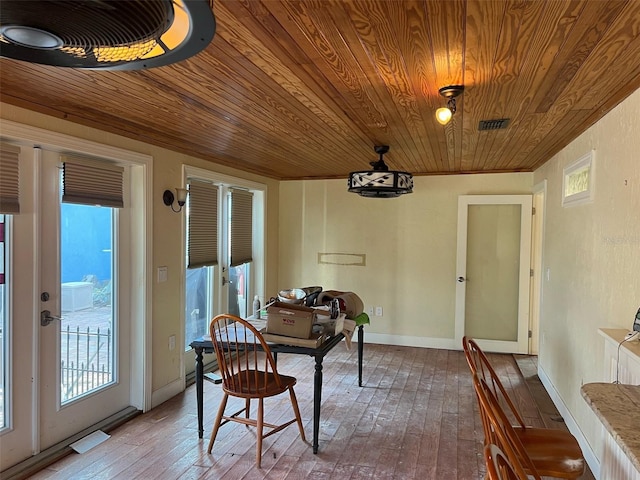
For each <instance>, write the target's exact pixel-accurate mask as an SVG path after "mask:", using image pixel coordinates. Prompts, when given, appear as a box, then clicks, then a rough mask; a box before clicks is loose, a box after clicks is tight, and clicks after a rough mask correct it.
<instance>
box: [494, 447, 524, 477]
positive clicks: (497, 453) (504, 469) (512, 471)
mask: <svg viewBox="0 0 640 480" xmlns="http://www.w3.org/2000/svg"><path fill="white" fill-rule="evenodd" d="M484 459H485V463H486V464H487V479H488V480H528V479H529V477H528V476H527V474H526V473H525V471H524V469H523V468H522V465H520V462H519V461H518V462H517V463H516V466H514V465H512V464H511V462H510V461H509V459H508V458H507V456H506V455H505V453H504V452H503V451H502V450H501V449H500V447H498V446H497V445H496V444H494V443H490V444H488V445H486V446H485V447H484Z"/></svg>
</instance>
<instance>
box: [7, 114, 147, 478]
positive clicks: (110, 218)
mask: <svg viewBox="0 0 640 480" xmlns="http://www.w3.org/2000/svg"><path fill="white" fill-rule="evenodd" d="M2 128H3V135H4V138H3V140H4V139H8V140H7V142H8V143H9V144H11V145H14V146H17V147H19V151H20V153H19V200H20V202H19V203H20V211H19V213H13V214H5V215H4V216H3V220H4V222H3V226H2V229H3V231H2V232H0V233H2V235H0V237H1V238H0V240H1V242H0V247H1V248H0V254H1V255H2V257H3V258H2V262H1V264H0V267H1V268H0V273H2V274H3V275H4V278H3V282H0V283H1V285H0V294H2V299H1V301H0V320H2V322H1V331H0V341H1V342H2V343H1V344H0V346H1V351H0V354H1V361H2V365H1V367H2V368H1V369H0V370H1V372H0V373H1V374H2V382H1V383H0V390H1V391H0V393H1V395H0V404H1V405H0V406H1V407H2V409H1V412H2V413H1V415H2V418H1V420H2V422H0V470H6V469H7V468H9V467H11V466H14V465H16V464H18V463H20V462H21V461H24V460H27V459H29V458H30V457H32V456H33V455H37V454H38V453H40V452H42V451H43V450H45V449H47V448H49V447H52V446H59V445H65V443H64V441H66V440H68V439H69V437H71V436H73V435H77V434H78V433H80V432H83V430H85V429H90V428H91V427H92V426H93V425H95V424H96V423H98V422H100V421H102V420H104V419H106V418H108V417H109V416H111V415H112V414H114V415H115V416H117V415H119V414H120V415H126V414H129V413H130V412H132V411H133V410H135V409H138V410H146V409H148V408H150V405H151V390H150V375H148V372H147V371H145V368H148V367H149V365H150V362H149V360H148V359H149V355H148V349H147V348H146V346H147V340H148V329H147V323H148V320H147V314H146V312H147V311H148V309H149V308H150V296H149V292H148V289H149V287H148V282H147V278H150V271H151V267H150V265H151V262H150V253H149V252H150V240H149V236H148V235H147V233H146V232H147V231H149V230H150V226H151V225H150V220H149V219H150V213H149V214H148V213H147V211H146V209H147V208H148V205H149V204H150V192H149V186H150V185H151V180H152V172H151V169H150V161H151V158H150V157H149V156H147V155H141V154H137V153H135V152H130V151H126V150H122V149H118V148H114V147H109V146H105V145H101V144H97V143H94V142H89V141H84V140H80V139H77V138H74V137H69V136H65V135H61V134H57V133H52V132H48V131H46V130H42V129H37V128H33V127H29V126H25V125H21V124H17V123H14V122H9V121H3V124H2ZM34 145H40V147H34ZM61 151H64V152H65V153H67V154H69V153H71V152H78V155H80V156H84V157H86V156H88V155H91V156H92V157H93V159H91V162H94V161H95V162H99V163H100V162H103V161H104V162H106V163H109V164H110V165H111V168H112V169H113V166H114V165H117V168H118V169H120V171H121V172H123V173H122V179H123V183H122V184H123V187H124V188H123V195H124V202H123V203H124V208H111V207H97V206H95V205H85V204H69V203H67V202H65V203H63V202H62V201H61V196H60V193H61V190H60V188H61V168H60V167H61V153H60V152H61ZM97 158H101V159H105V160H96V159H97ZM101 165H102V163H101ZM132 279H136V281H135V282H133V281H132ZM43 312H45V313H43ZM131 319H135V321H132V320H131ZM114 418H115V417H114ZM89 431H90V430H89Z"/></svg>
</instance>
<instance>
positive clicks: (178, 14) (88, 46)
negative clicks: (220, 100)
mask: <svg viewBox="0 0 640 480" xmlns="http://www.w3.org/2000/svg"><path fill="white" fill-rule="evenodd" d="M212 7H213V0H126V1H122V0H100V1H95V0H91V1H87V0H85V1H73V2H70V1H68V0H29V1H24V0H2V16H1V17H0V22H1V23H0V56H2V57H7V58H13V59H15V60H22V61H26V62H31V63H40V64H43V65H53V66H58V67H73V68H91V69H101V70H141V69H146V68H151V67H159V66H162V65H168V64H170V63H175V62H179V61H181V60H185V59H186V58H189V57H191V56H193V55H195V54H196V53H198V52H200V51H201V50H203V49H204V48H205V47H206V46H207V45H208V44H209V43H210V42H211V40H212V39H213V36H214V33H215V31H216V20H215V17H214V15H213V10H212Z"/></svg>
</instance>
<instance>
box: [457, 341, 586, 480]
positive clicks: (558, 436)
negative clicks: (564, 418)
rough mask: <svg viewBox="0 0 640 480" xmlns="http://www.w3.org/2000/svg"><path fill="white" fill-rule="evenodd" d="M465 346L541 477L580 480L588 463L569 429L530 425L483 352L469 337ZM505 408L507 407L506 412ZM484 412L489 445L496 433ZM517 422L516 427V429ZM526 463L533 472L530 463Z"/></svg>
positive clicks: (473, 368)
mask: <svg viewBox="0 0 640 480" xmlns="http://www.w3.org/2000/svg"><path fill="white" fill-rule="evenodd" d="M462 344H463V349H464V352H465V356H466V359H467V363H468V364H469V368H470V370H471V372H472V374H473V375H474V376H475V375H477V376H478V377H479V378H481V379H482V380H483V382H484V385H486V388H487V389H488V391H490V392H491V394H492V396H493V398H495V403H496V405H497V408H499V409H500V410H499V412H500V413H501V414H502V415H504V418H505V421H506V423H508V424H509V427H511V429H512V430H513V432H514V435H515V436H516V437H517V438H518V440H519V443H520V444H521V445H522V446H523V448H524V451H526V452H527V454H528V456H529V458H530V459H531V462H532V465H534V466H535V469H536V470H537V471H538V472H539V474H540V475H542V476H547V477H554V478H569V479H571V478H578V477H580V476H581V475H582V474H583V473H584V469H585V460H584V456H583V455H582V450H581V449H580V445H579V444H578V441H577V440H576V438H575V437H574V436H573V435H572V434H571V433H570V432H567V431H565V430H558V429H552V428H535V427H530V426H527V425H526V424H525V422H524V419H523V418H522V415H521V414H520V412H519V411H518V409H517V408H516V406H515V404H514V402H513V400H512V399H511V398H510V397H509V394H508V393H507V390H506V389H505V387H504V385H503V384H502V382H501V381H500V378H499V377H498V375H497V374H496V372H495V370H494V369H493V367H492V365H491V363H490V362H489V359H488V358H487V356H486V355H485V353H484V352H483V351H482V349H481V348H480V347H479V346H478V344H477V343H476V342H475V341H474V340H473V339H470V338H468V337H464V338H463V340H462ZM476 393H477V392H476ZM479 400H480V399H479ZM502 405H505V406H506V411H505V410H504V408H503V406H502ZM480 410H481V412H480V413H481V419H482V425H483V429H484V433H485V442H488V441H489V440H488V439H490V438H491V436H492V435H493V432H492V431H491V425H490V421H489V418H488V416H487V413H486V412H483V411H482V406H481V409H480ZM513 420H515V422H514V423H515V425H513V426H512V425H511V421H513ZM523 464H524V466H525V469H526V470H529V468H528V467H527V465H526V463H524V462H523Z"/></svg>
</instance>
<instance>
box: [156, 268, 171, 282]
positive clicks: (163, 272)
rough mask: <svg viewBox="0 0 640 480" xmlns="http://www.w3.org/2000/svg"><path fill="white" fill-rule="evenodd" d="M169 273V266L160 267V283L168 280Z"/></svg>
mask: <svg viewBox="0 0 640 480" xmlns="http://www.w3.org/2000/svg"><path fill="white" fill-rule="evenodd" d="M168 275H169V274H168V270H167V267H158V283H162V282H166V281H167V277H168Z"/></svg>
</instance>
